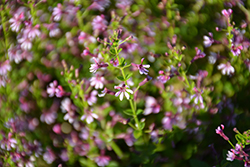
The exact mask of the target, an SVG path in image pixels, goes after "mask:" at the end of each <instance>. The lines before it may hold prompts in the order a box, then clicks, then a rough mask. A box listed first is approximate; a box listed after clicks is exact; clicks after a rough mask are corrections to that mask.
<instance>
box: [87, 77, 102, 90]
mask: <svg viewBox="0 0 250 167" xmlns="http://www.w3.org/2000/svg"><path fill="white" fill-rule="evenodd" d="M104 82H105V78H104V77H103V76H101V75H99V74H96V76H95V77H92V78H91V79H90V85H91V86H94V87H95V89H102V88H103V86H104Z"/></svg>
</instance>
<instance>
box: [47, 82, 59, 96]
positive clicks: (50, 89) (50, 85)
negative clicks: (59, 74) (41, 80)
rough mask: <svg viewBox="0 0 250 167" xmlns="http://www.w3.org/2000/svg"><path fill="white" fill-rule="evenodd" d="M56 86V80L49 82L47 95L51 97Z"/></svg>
mask: <svg viewBox="0 0 250 167" xmlns="http://www.w3.org/2000/svg"><path fill="white" fill-rule="evenodd" d="M56 87H57V81H53V82H51V83H50V84H49V87H47V93H48V94H49V97H53V96H54V95H55V93H56V89H57V88H56Z"/></svg>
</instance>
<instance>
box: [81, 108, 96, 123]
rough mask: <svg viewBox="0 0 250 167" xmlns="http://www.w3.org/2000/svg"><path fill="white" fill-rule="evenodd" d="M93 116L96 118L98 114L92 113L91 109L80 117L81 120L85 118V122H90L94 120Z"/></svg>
mask: <svg viewBox="0 0 250 167" xmlns="http://www.w3.org/2000/svg"><path fill="white" fill-rule="evenodd" d="M94 118H95V119H98V115H97V114H95V113H93V112H92V111H86V112H85V115H83V116H82V117H81V120H82V121H83V120H85V119H86V122H87V124H90V123H91V122H93V121H94Z"/></svg>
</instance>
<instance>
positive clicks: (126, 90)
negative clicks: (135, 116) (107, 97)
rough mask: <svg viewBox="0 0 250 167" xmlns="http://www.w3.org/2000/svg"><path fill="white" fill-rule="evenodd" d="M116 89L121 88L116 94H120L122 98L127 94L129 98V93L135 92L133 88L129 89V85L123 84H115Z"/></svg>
mask: <svg viewBox="0 0 250 167" xmlns="http://www.w3.org/2000/svg"><path fill="white" fill-rule="evenodd" d="M114 88H115V89H119V91H118V92H116V94H115V96H116V97H117V96H120V97H119V98H120V100H121V101H122V100H123V96H124V95H125V97H126V98H127V99H128V100H129V94H128V93H130V94H133V91H132V90H131V89H129V86H127V85H125V84H123V85H122V86H115V87H114Z"/></svg>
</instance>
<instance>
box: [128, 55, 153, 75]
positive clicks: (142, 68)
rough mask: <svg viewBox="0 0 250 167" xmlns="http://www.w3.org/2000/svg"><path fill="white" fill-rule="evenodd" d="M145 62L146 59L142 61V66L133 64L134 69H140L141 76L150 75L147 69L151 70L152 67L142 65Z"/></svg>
mask: <svg viewBox="0 0 250 167" xmlns="http://www.w3.org/2000/svg"><path fill="white" fill-rule="evenodd" d="M143 60H144V58H142V59H141V64H134V63H131V65H132V66H134V67H136V68H138V70H139V73H140V74H141V75H143V74H145V75H148V70H147V69H146V68H149V67H150V65H149V64H146V65H142V63H143Z"/></svg>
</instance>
